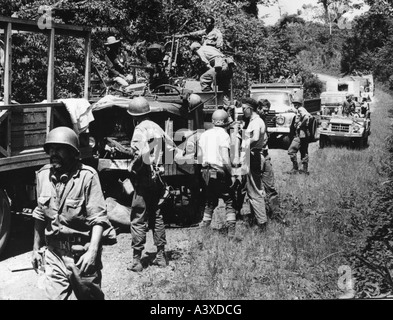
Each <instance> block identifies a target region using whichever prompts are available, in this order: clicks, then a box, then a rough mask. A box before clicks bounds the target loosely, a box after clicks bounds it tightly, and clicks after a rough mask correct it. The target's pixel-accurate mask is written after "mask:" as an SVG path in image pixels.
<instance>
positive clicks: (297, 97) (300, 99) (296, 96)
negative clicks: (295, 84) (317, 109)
mask: <svg viewBox="0 0 393 320" xmlns="http://www.w3.org/2000/svg"><path fill="white" fill-rule="evenodd" d="M292 103H300V104H302V103H303V98H302V97H299V96H298V95H295V96H294V97H293V98H292Z"/></svg>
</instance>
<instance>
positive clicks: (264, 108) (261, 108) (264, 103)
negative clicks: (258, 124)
mask: <svg viewBox="0 0 393 320" xmlns="http://www.w3.org/2000/svg"><path fill="white" fill-rule="evenodd" d="M269 110H270V101H269V100H267V99H263V100H259V101H258V111H257V113H258V114H259V116H261V117H262V116H266V115H267V114H268V113H269Z"/></svg>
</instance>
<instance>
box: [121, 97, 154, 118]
mask: <svg viewBox="0 0 393 320" xmlns="http://www.w3.org/2000/svg"><path fill="white" fill-rule="evenodd" d="M127 112H128V113H129V114H130V115H132V117H133V120H134V123H135V122H136V123H139V122H140V121H141V120H143V119H145V118H146V117H148V114H149V113H150V112H151V109H150V104H149V102H148V101H147V100H146V98H144V97H135V98H132V99H131V101H130V102H129V104H128V108H127Z"/></svg>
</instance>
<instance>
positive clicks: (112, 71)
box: [105, 36, 133, 89]
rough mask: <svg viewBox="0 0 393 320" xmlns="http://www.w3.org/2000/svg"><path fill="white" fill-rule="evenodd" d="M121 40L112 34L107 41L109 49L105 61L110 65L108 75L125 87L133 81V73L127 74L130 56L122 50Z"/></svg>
mask: <svg viewBox="0 0 393 320" xmlns="http://www.w3.org/2000/svg"><path fill="white" fill-rule="evenodd" d="M120 46H121V40H117V39H116V37H113V36H110V37H108V39H107V42H106V43H105V47H106V49H107V51H106V55H105V61H106V64H107V67H108V76H109V77H110V78H112V79H113V81H115V82H116V83H118V84H119V85H120V87H121V88H123V89H125V88H126V87H127V86H129V84H130V83H131V82H132V81H133V77H132V75H126V72H127V71H126V67H125V65H126V63H127V60H128V56H127V54H126V53H125V52H122V51H121V50H120Z"/></svg>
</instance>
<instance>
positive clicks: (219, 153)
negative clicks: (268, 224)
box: [199, 109, 236, 239]
mask: <svg viewBox="0 0 393 320" xmlns="http://www.w3.org/2000/svg"><path fill="white" fill-rule="evenodd" d="M228 119H229V116H228V113H227V112H225V111H224V110H222V109H218V110H216V111H214V113H213V115H212V122H213V125H214V127H213V128H211V129H209V130H207V131H205V132H203V133H202V134H201V136H200V138H199V155H200V157H201V159H202V177H203V179H204V180H205V183H206V204H205V211H204V214H203V221H202V226H203V227H204V228H207V227H209V226H210V224H211V221H212V216H213V212H214V209H215V208H216V207H217V205H218V200H219V198H222V199H223V200H224V202H225V210H226V225H227V228H228V237H229V238H231V239H234V238H235V232H236V210H235V209H234V207H233V204H234V203H233V202H234V198H235V195H234V188H232V186H233V185H234V183H235V180H236V179H235V178H234V177H232V166H231V160H230V148H231V145H230V137H229V134H228V133H227V131H226V129H225V128H226V127H227V126H228V125H229V120H228Z"/></svg>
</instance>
